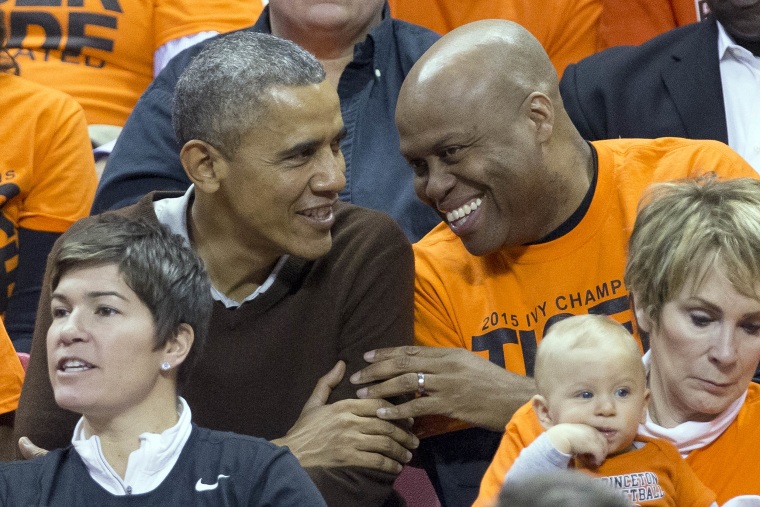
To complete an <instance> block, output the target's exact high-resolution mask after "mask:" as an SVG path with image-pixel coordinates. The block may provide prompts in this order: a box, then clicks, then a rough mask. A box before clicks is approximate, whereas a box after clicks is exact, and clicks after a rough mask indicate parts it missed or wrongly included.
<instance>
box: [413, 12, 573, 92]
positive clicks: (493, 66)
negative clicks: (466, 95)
mask: <svg viewBox="0 0 760 507" xmlns="http://www.w3.org/2000/svg"><path fill="white" fill-rule="evenodd" d="M463 86H466V88H465V89H472V88H473V87H474V88H477V89H483V88H491V91H492V92H493V93H494V96H493V98H494V99H496V98H500V99H502V100H503V99H505V98H525V96H527V95H528V94H529V93H530V92H533V91H540V92H542V93H544V94H546V95H547V96H549V97H550V98H551V99H552V100H556V99H558V98H559V85H558V79H557V73H556V71H555V70H554V67H553V66H552V63H551V61H550V60H549V56H548V55H547V54H546V51H545V50H544V48H543V47H542V46H541V44H540V43H539V42H538V40H537V39H536V38H535V37H533V35H531V34H530V32H528V31H527V30H526V29H525V28H523V27H522V26H520V25H518V24H517V23H514V22H512V21H506V20H483V21H476V22H474V23H469V24H466V25H463V26H461V27H459V28H457V29H455V30H453V31H451V32H449V33H448V34H446V35H445V36H443V37H442V38H441V39H440V40H438V41H437V42H436V43H435V44H433V46H431V47H430V49H429V50H428V51H427V52H426V53H425V54H424V55H423V56H422V57H421V58H420V59H419V60H418V61H417V63H416V64H415V65H414V67H412V69H411V71H410V72H409V75H408V76H407V77H406V80H405V81H404V84H403V86H402V87H401V93H400V97H399V102H403V100H404V99H406V98H412V97H413V96H415V95H417V94H418V93H420V92H421V91H422V90H421V89H429V88H430V87H435V88H439V87H444V88H445V87H448V89H456V90H457V91H464V90H463V89H462V87H463ZM500 92H502V93H500ZM505 92H506V93H505ZM422 93H424V91H422Z"/></svg>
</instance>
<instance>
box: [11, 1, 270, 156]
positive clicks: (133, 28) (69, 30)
mask: <svg viewBox="0 0 760 507" xmlns="http://www.w3.org/2000/svg"><path fill="white" fill-rule="evenodd" d="M261 9H262V3H261V0H203V1H196V0H150V1H144V0H140V1H138V0H80V1H79V2H71V1H66V0H53V1H49V2H30V1H29V0H7V1H5V2H2V3H0V22H2V23H3V24H5V25H6V27H8V28H9V40H8V47H9V49H10V53H11V55H13V56H14V57H15V58H16V61H17V62H18V64H19V67H20V68H21V75H22V76H24V77H26V78H28V79H31V80H32V81H36V82H38V83H42V84H45V85H48V86H52V87H54V88H56V89H58V90H61V91H63V92H66V93H68V94H69V95H71V96H72V97H74V98H75V99H76V100H77V101H78V102H79V103H80V104H81V105H82V107H83V108H84V111H85V114H86V116H87V123H88V124H89V125H90V126H91V135H92V136H93V141H94V143H95V144H96V145H98V144H101V143H104V142H107V141H110V140H112V139H115V137H116V135H118V132H119V127H122V126H123V125H124V123H125V122H126V121H127V116H129V113H130V111H132V108H133V107H134V105H135V103H137V99H138V98H140V95H141V94H142V92H143V91H144V90H145V89H146V88H147V87H148V85H149V84H150V82H151V81H152V80H153V77H154V76H155V75H156V74H158V72H159V71H160V70H161V68H163V66H164V65H166V63H167V62H168V61H169V60H170V59H171V57H172V56H174V55H175V54H177V53H178V52H180V51H182V50H183V49H184V48H186V47H188V46H190V45H192V44H194V43H195V42H198V41H200V40H203V39H205V38H208V37H211V36H213V35H216V34H217V33H220V32H226V31H230V30H234V29H237V28H242V27H244V26H248V25H250V24H251V23H252V22H253V21H254V20H255V19H256V16H258V14H259V13H260V12H261ZM95 125H98V126H99V127H94V126H95Z"/></svg>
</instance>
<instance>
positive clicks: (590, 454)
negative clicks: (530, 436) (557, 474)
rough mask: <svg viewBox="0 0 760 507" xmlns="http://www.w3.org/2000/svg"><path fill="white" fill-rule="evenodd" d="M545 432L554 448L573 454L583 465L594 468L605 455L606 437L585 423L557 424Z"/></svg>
mask: <svg viewBox="0 0 760 507" xmlns="http://www.w3.org/2000/svg"><path fill="white" fill-rule="evenodd" d="M546 434H547V436H548V437H549V441H550V442H551V443H552V445H553V446H554V448H555V449H557V450H558V451H559V452H561V453H563V454H570V455H571V456H575V457H576V458H577V459H578V460H580V461H581V463H582V464H583V465H584V466H587V467H590V468H596V467H598V466H599V465H601V464H602V462H604V460H605V458H606V457H607V452H608V449H607V439H606V438H604V436H603V435H602V434H601V433H599V432H598V431H597V430H596V429H595V428H593V427H591V426H589V425H587V424H573V423H564V424H557V425H556V426H552V427H551V428H549V429H548V430H547V431H546Z"/></svg>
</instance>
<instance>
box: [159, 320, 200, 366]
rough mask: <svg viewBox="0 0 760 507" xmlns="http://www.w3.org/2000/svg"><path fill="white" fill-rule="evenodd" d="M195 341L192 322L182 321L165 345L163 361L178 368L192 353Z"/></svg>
mask: <svg viewBox="0 0 760 507" xmlns="http://www.w3.org/2000/svg"><path fill="white" fill-rule="evenodd" d="M193 341H195V332H194V331H193V328H192V327H190V324H186V323H184V322H183V323H181V324H180V325H179V326H178V327H177V331H176V332H175V334H174V336H172V337H171V338H169V339H168V340H167V341H166V344H165V345H164V355H163V361H166V362H168V363H169V364H170V365H171V368H172V369H176V368H177V367H178V366H179V365H180V364H182V362H183V361H184V360H185V358H186V357H187V355H188V354H189V353H190V349H191V348H192V346H193Z"/></svg>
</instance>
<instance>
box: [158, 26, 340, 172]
mask: <svg viewBox="0 0 760 507" xmlns="http://www.w3.org/2000/svg"><path fill="white" fill-rule="evenodd" d="M324 80H325V70H324V68H323V67H322V64H320V63H319V61H318V60H317V59H316V58H315V57H314V56H313V55H312V54H311V53H309V52H307V51H306V50H304V49H302V48H301V47H299V46H298V45H296V44H295V43H294V42H291V41H289V40H285V39H280V38H278V37H275V36H273V35H268V34H263V33H257V32H251V31H247V30H244V31H239V32H233V33H230V34H227V35H224V36H221V37H218V38H216V39H214V40H212V41H211V42H209V43H208V44H207V45H206V47H205V48H203V50H202V51H201V52H200V53H198V55H197V56H196V57H195V58H194V59H193V60H192V62H190V64H189V65H188V66H187V67H186V68H185V70H184V72H183V73H182V76H180V78H179V81H177V86H176V87H175V90H174V101H173V104H172V122H173V124H174V131H175V133H176V135H177V140H178V141H179V143H180V146H184V144H185V143H187V142H188V141H190V140H192V139H198V140H201V141H205V142H207V143H209V144H210V145H212V146H213V147H215V148H216V149H218V150H219V151H221V152H222V154H223V155H225V156H226V157H230V156H232V155H233V154H234V153H235V151H236V150H237V148H238V147H239V146H240V142H241V139H242V137H243V136H244V135H245V133H246V132H247V131H248V130H250V129H251V128H252V127H253V126H254V124H255V122H256V121H257V120H258V119H259V118H260V116H261V114H262V113H263V112H264V111H265V101H264V99H265V94H266V92H267V91H269V90H270V89H271V88H272V87H275V86H306V85H311V84H319V83H321V82H322V81H324Z"/></svg>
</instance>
